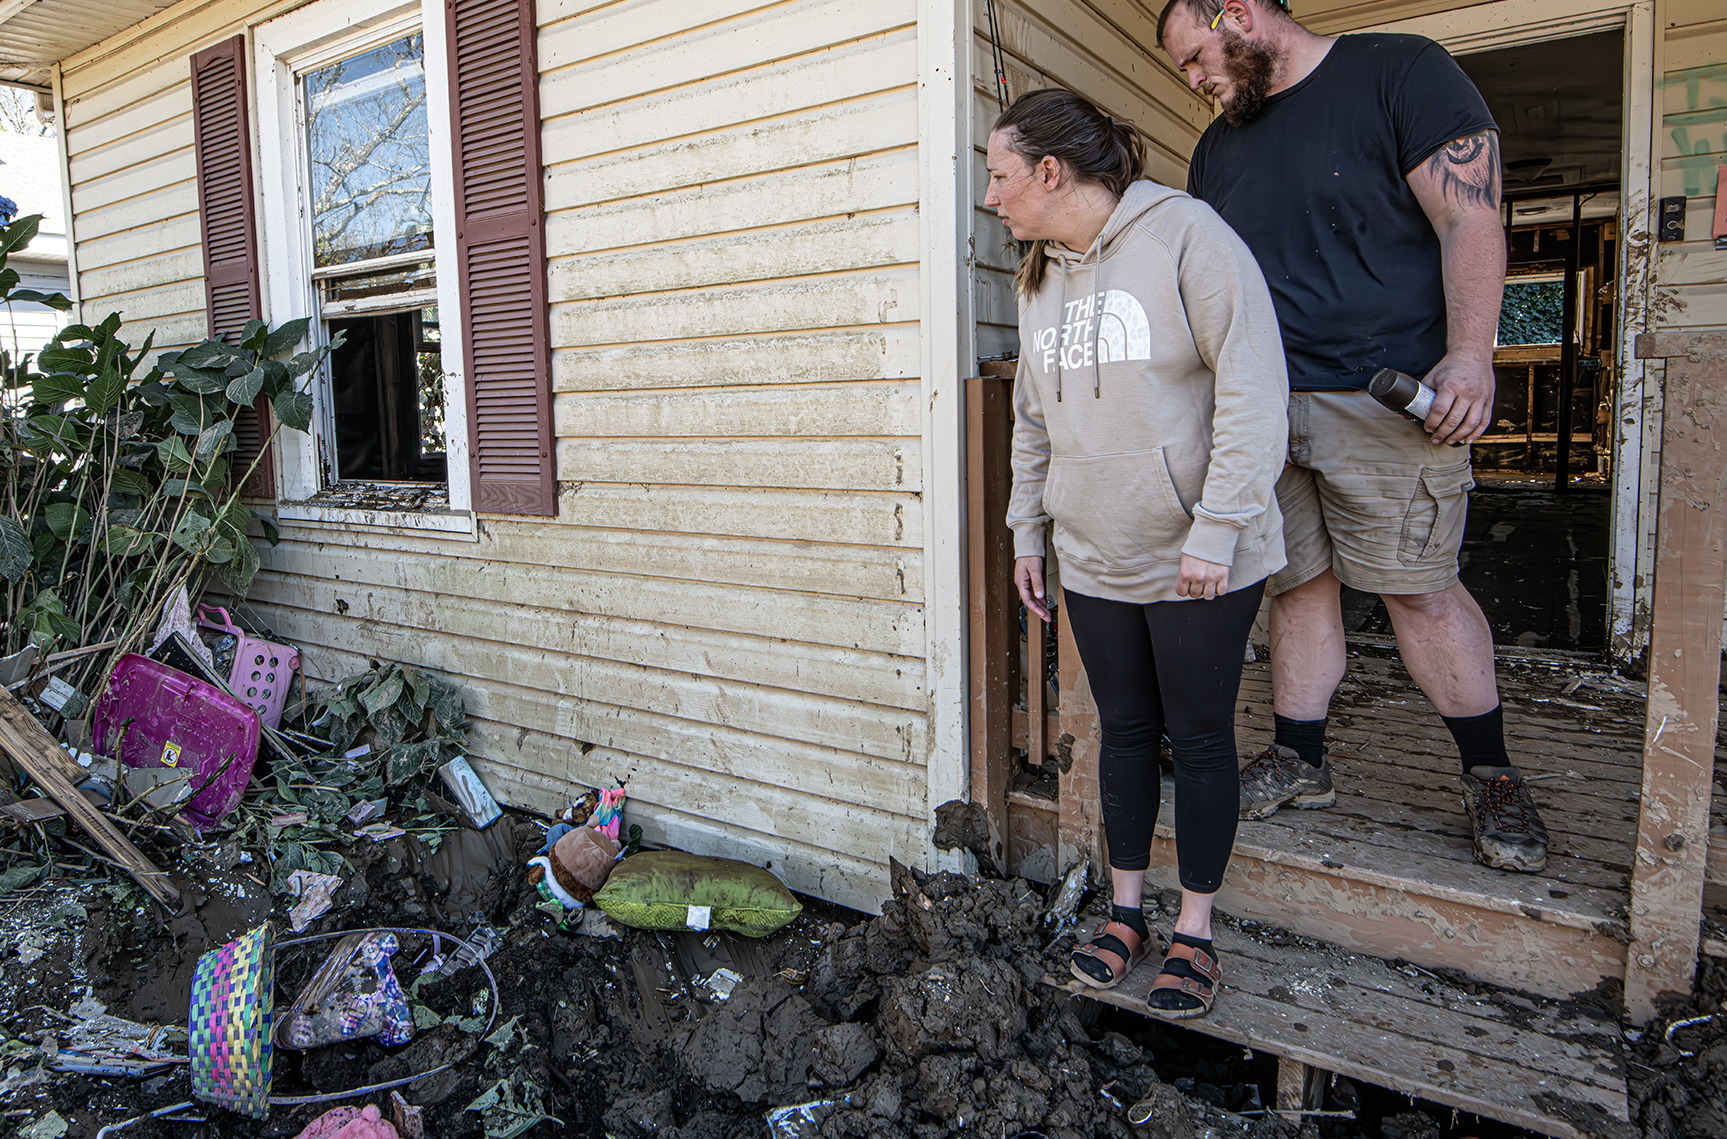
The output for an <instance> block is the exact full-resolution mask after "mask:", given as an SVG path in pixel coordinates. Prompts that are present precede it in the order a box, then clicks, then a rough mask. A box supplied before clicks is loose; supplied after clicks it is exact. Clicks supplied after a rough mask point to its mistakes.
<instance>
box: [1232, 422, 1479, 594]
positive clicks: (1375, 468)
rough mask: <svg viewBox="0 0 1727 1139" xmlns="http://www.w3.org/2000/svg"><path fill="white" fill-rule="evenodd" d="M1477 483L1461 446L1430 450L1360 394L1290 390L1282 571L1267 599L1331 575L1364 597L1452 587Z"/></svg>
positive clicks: (1412, 428)
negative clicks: (1285, 559) (1327, 573)
mask: <svg viewBox="0 0 1727 1139" xmlns="http://www.w3.org/2000/svg"><path fill="white" fill-rule="evenodd" d="M1474 485H1475V478H1474V476H1473V474H1472V473H1471V471H1470V465H1469V448H1468V447H1448V446H1445V445H1443V444H1442V445H1439V446H1435V445H1434V444H1433V443H1431V442H1429V441H1428V435H1427V433H1426V432H1425V431H1423V430H1422V429H1421V428H1420V427H1419V426H1418V425H1416V424H1414V423H1411V422H1409V420H1407V419H1405V418H1403V417H1402V416H1401V415H1398V414H1397V413H1396V412H1394V411H1390V410H1388V409H1387V408H1385V407H1383V406H1381V404H1380V403H1379V401H1377V400H1375V399H1374V398H1373V397H1372V396H1370V395H1368V394H1367V393H1366V392H1291V393H1290V396H1289V465H1288V466H1286V467H1285V468H1284V469H1283V476H1282V477H1281V478H1279V479H1278V480H1277V505H1278V507H1279V508H1280V509H1282V511H1283V541H1284V548H1285V551H1286V553H1287V555H1288V557H1289V564H1288V565H1287V566H1285V567H1284V568H1283V569H1282V570H1279V571H1278V572H1277V573H1274V574H1272V575H1271V579H1270V580H1269V581H1268V582H1267V583H1266V592H1267V593H1269V594H1271V595H1273V596H1275V595H1277V594H1279V593H1283V592H1285V591H1287V590H1291V589H1294V588H1295V587H1296V586H1298V585H1301V584H1303V583H1304V582H1308V581H1311V580H1313V579H1314V578H1316V577H1318V576H1319V575H1320V574H1322V573H1324V572H1325V571H1326V570H1328V569H1329V570H1334V571H1335V572H1336V574H1337V576H1338V578H1339V579H1340V580H1341V581H1342V582H1343V584H1345V585H1348V586H1351V587H1353V588H1355V589H1360V590H1365V591H1366V592H1368V593H1392V594H1398V593H1437V592H1439V591H1440V590H1443V589H1449V588H1450V587H1451V586H1452V585H1453V584H1455V583H1456V581H1457V550H1458V547H1459V546H1461V545H1462V544H1463V522H1464V518H1465V516H1466V515H1467V513H1468V510H1469V490H1470V488H1471V487H1473V486H1474Z"/></svg>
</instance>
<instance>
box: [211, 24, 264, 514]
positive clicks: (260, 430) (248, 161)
mask: <svg viewBox="0 0 1727 1139" xmlns="http://www.w3.org/2000/svg"><path fill="white" fill-rule="evenodd" d="M192 124H193V126H192V135H193V140H194V143H195V145H196V149H197V153H198V211H199V218H200V220H201V221H202V223H203V227H204V307H205V313H206V315H207V316H208V317H209V322H210V338H211V339H212V340H226V341H229V342H230V343H232V342H234V341H237V340H238V339H239V336H240V330H241V329H242V328H244V327H245V326H246V322H247V321H248V320H257V319H259V318H260V317H261V316H262V315H263V304H262V303H261V301H260V298H259V291H258V230H257V225H256V223H255V222H254V220H253V211H252V145H251V132H250V131H249V130H248V129H247V120H246V37H245V36H235V37H234V38H233V39H231V40H223V41H222V42H221V43H219V44H217V45H215V46H214V47H209V48H205V49H204V50H203V51H201V52H199V53H198V54H196V55H194V56H193V57H192ZM269 434H270V413H269V411H268V409H265V408H262V407H261V408H260V410H259V411H256V412H253V411H246V410H242V411H241V412H240V414H239V415H237V416H236V417H235V419H234V439H235V442H236V443H237V444H238V445H239V449H238V450H236V451H234V452H233V453H232V454H230V455H229V456H228V458H229V462H230V464H231V466H232V468H233V469H234V470H235V471H236V472H239V471H244V470H245V469H246V468H247V467H249V466H251V464H252V459H253V458H254V457H255V456H256V455H257V454H258V449H259V448H260V447H261V446H262V445H263V442H264V440H266V439H268V438H269ZM271 458H272V456H271V455H270V454H269V453H266V454H265V455H264V461H263V462H261V463H259V464H258V469H257V470H256V471H255V472H253V475H252V477H251V478H250V479H248V480H246V485H245V486H244V487H243V488H242V493H244V494H247V495H252V496H255V497H260V498H274V497H275V495H276V474H275V470H274V466H273V464H272V462H271Z"/></svg>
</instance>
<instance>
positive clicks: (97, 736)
mask: <svg viewBox="0 0 1727 1139" xmlns="http://www.w3.org/2000/svg"><path fill="white" fill-rule="evenodd" d="M90 736H91V740H92V742H93V743H94V745H95V748H96V754H97V755H109V754H111V753H112V752H113V751H114V749H115V748H116V746H118V748H119V752H120V755H119V759H120V762H121V763H124V764H125V765H126V766H127V767H174V768H180V769H190V770H191V772H192V773H193V774H192V777H191V779H190V781H189V782H190V786H191V787H192V788H194V789H196V788H198V787H200V786H203V785H204V783H205V782H206V781H209V786H207V787H204V790H202V791H201V792H199V793H198V794H197V795H195V796H193V798H192V800H191V801H190V802H188V803H187V804H186V805H185V806H184V807H181V808H180V814H181V815H183V816H185V818H186V819H187V821H188V822H190V823H191V824H192V825H193V826H195V827H197V828H198V829H199V830H201V831H203V830H209V829H210V828H211V827H213V826H215V825H216V824H217V823H219V822H221V821H222V816H223V815H226V814H227V813H228V812H229V811H231V810H233V809H234V804H236V803H238V802H239V801H240V793H241V792H242V791H244V790H245V789H246V783H247V781H248V780H250V779H251V778H252V765H253V764H254V763H255V762H256V761H257V759H258V713H257V712H255V711H253V710H252V709H251V708H248V707H246V706H245V705H244V704H242V703H240V701H238V700H237V699H235V698H234V697H232V696H230V695H228V694H227V693H226V692H223V691H222V690H221V689H220V688H217V687H216V686H215V685H213V684H206V683H205V682H204V681H202V680H199V679H198V678H197V677H195V676H191V675H189V674H187V673H184V672H181V671H180V670H179V669H177V668H169V667H168V666H167V665H165V664H158V663H157V662H156V661H153V660H151V659H150V658H149V657H142V656H139V655H138V654H137V653H127V654H126V655H125V656H123V657H121V658H120V660H119V661H118V663H116V664H115V665H114V672H113V674H112V675H111V676H109V678H108V686H107V687H106V688H104V689H103V690H102V695H101V696H100V697H99V698H97V700H96V710H95V713H94V714H93V715H92V716H91V720H90ZM229 756H233V759H232V760H231V761H230V760H229V758H228V757H229ZM223 764H227V767H226V768H225V769H224V767H223ZM218 772H220V774H217V773H218Z"/></svg>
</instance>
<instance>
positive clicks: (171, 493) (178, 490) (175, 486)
mask: <svg viewBox="0 0 1727 1139" xmlns="http://www.w3.org/2000/svg"><path fill="white" fill-rule="evenodd" d="M162 493H163V494H165V495H167V496H168V497H169V498H179V497H180V496H181V495H183V494H195V495H199V496H200V497H203V498H210V497H212V495H211V494H210V490H209V488H208V487H206V486H205V485H204V484H203V483H200V482H193V481H192V480H191V479H169V480H168V481H167V482H165V483H163V484H162Z"/></svg>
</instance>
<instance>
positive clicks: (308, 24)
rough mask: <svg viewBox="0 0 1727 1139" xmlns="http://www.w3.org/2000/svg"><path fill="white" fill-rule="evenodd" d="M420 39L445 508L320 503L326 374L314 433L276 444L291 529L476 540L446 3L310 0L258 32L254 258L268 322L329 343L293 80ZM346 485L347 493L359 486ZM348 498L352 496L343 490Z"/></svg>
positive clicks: (329, 454) (331, 457)
mask: <svg viewBox="0 0 1727 1139" xmlns="http://www.w3.org/2000/svg"><path fill="white" fill-rule="evenodd" d="M410 32H419V33H420V34H421V36H422V43H423V44H424V53H425V54H424V60H425V77H426V126H427V132H428V137H429V139H430V143H431V162H432V231H433V234H434V235H435V242H434V246H433V248H432V250H431V255H430V257H429V260H431V261H432V262H433V264H434V265H435V266H436V272H437V294H438V295H437V305H438V311H439V314H440V321H439V324H440V329H439V333H440V340H441V342H442V350H441V354H442V367H443V372H444V390H445V408H446V411H445V423H444V431H445V447H446V452H445V453H446V455H447V456H448V474H447V481H446V483H445V484H444V485H445V486H446V487H447V491H448V508H447V510H445V511H435V512H434V511H424V512H415V511H394V510H388V509H364V510H358V509H353V508H351V507H346V506H337V505H334V504H324V503H320V502H319V501H318V500H319V497H320V495H323V494H325V493H326V492H331V491H335V490H336V487H335V486H334V485H326V483H325V481H324V472H326V471H334V470H336V469H337V468H336V455H335V430H334V427H335V424H334V418H333V413H332V407H333V400H332V398H331V382H330V373H329V369H328V366H327V365H326V366H325V367H322V368H320V369H319V370H318V372H317V374H316V376H315V378H314V380H313V383H312V393H313V405H314V411H313V417H312V429H311V431H310V432H306V433H301V432H283V433H282V434H280V435H278V437H277V444H278V449H277V454H278V457H279V458H280V460H281V479H280V493H281V497H280V500H279V501H278V506H277V509H278V514H279V516H280V517H281V518H283V519H285V520H290V521H296V522H323V523H331V524H339V525H344V526H355V525H360V526H384V527H389V528H399V529H408V530H419V531H427V532H429V533H435V534H442V535H445V536H450V537H462V536H466V537H468V538H471V539H473V540H478V528H477V525H476V522H475V516H474V512H473V509H472V504H473V492H472V486H471V471H470V464H469V443H468V440H469V423H468V411H467V408H468V399H467V385H466V378H465V376H464V373H463V351H464V347H465V332H466V329H465V328H464V326H463V323H462V317H461V314H462V306H461V293H460V289H459V287H458V261H457V257H456V206H455V189H454V150H453V146H452V142H451V138H450V103H449V66H448V49H447V46H446V33H445V25H444V12H443V5H442V4H441V3H440V2H439V0H315V2H314V3H312V4H308V5H306V6H305V7H303V8H299V9H296V10H295V11H293V12H290V13H287V14H286V15H282V16H278V17H276V18H275V19H272V20H270V21H268V22H266V23H263V24H259V25H258V26H257V27H256V28H254V29H253V51H252V69H253V77H252V79H253V84H252V86H253V91H254V93H255V96H256V97H255V100H254V104H255V106H256V108H257V110H256V130H257V139H258V157H259V163H258V170H259V182H260V187H259V195H258V200H259V204H260V206H261V209H260V210H259V214H260V218H261V222H262V224H261V226H260V235H259V242H258V245H259V253H260V260H261V262H262V268H263V273H264V298H265V303H266V308H265V311H266V312H267V313H269V314H270V316H269V319H270V321H271V323H272V324H282V323H285V322H287V321H289V320H294V319H298V318H301V317H306V318H310V320H311V328H312V332H311V333H310V335H311V337H312V338H313V339H314V341H315V342H317V343H323V341H324V339H325V336H326V332H325V319H324V317H323V315H322V313H321V312H320V305H319V300H318V288H317V284H316V282H315V281H314V279H313V276H312V274H313V271H314V270H313V258H312V219H311V211H310V209H309V208H308V204H307V199H306V193H307V189H306V188H307V187H308V185H309V184H310V172H309V170H308V169H307V165H308V161H307V156H306V146H305V131H304V122H303V116H302V113H301V105H300V96H299V90H298V87H299V79H298V77H299V76H300V75H301V74H302V73H303V72H306V71H309V70H312V69H314V68H317V67H320V66H323V65H325V64H328V63H331V62H334V61H336V60H339V59H343V58H345V57H347V56H350V55H353V54H355V53H356V52H359V51H364V50H366V49H367V48H368V47H373V46H376V45H377V44H380V43H385V42H388V41H389V40H392V39H395V38H398V37H400V36H402V35H405V34H408V33H410ZM353 485H354V484H353V483H344V484H343V487H344V488H348V487H352V486H353ZM360 485H362V486H376V487H379V488H393V487H414V488H424V487H426V486H428V485H436V484H428V483H398V482H367V483H363V484H360ZM342 497H343V498H348V497H349V496H348V495H346V494H343V495H342Z"/></svg>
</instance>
